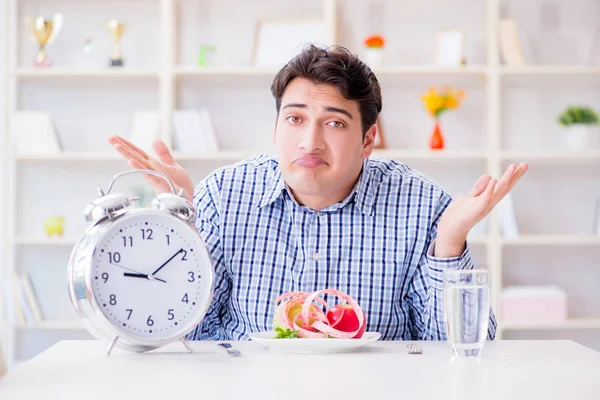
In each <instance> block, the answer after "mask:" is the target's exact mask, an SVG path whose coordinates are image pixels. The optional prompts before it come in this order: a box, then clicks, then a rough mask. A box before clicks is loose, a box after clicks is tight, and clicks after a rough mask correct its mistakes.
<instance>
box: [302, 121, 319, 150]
mask: <svg viewBox="0 0 600 400" xmlns="http://www.w3.org/2000/svg"><path fill="white" fill-rule="evenodd" d="M323 133H324V132H323V127H322V126H319V124H316V123H312V124H309V125H307V126H306V128H305V129H304V132H303V134H302V141H301V142H300V148H302V149H304V150H306V151H307V152H314V151H318V150H323V149H324V148H325V140H324V137H323Z"/></svg>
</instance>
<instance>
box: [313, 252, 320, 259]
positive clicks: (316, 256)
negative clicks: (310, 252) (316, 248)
mask: <svg viewBox="0 0 600 400" xmlns="http://www.w3.org/2000/svg"><path fill="white" fill-rule="evenodd" d="M313 258H314V259H315V261H319V253H315V255H314V256H313Z"/></svg>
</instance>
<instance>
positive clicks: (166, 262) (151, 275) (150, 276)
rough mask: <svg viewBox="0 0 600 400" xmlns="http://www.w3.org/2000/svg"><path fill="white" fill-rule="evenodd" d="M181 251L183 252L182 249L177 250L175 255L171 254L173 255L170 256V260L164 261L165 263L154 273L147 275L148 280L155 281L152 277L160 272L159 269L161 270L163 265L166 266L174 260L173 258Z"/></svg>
mask: <svg viewBox="0 0 600 400" xmlns="http://www.w3.org/2000/svg"><path fill="white" fill-rule="evenodd" d="M182 251H183V249H179V250H178V251H177V253H175V254H173V255H172V256H171V258H169V259H168V260H167V261H165V262H164V263H163V265H161V266H160V267H158V268H157V269H156V271H154V272H153V273H151V274H150V275H148V278H149V279H156V278H154V275H156V274H157V273H158V271H160V270H161V269H162V268H163V267H164V266H165V265H167V264H168V263H169V262H170V261H171V260H172V259H174V258H175V256H177V254H179V253H181V252H182Z"/></svg>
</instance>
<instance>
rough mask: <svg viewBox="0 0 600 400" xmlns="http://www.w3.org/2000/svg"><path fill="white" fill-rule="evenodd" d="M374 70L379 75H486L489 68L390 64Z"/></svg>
mask: <svg viewBox="0 0 600 400" xmlns="http://www.w3.org/2000/svg"><path fill="white" fill-rule="evenodd" d="M373 72H374V73H375V74H376V75H377V76H387V75H391V76H393V75H399V76H402V75H407V76H432V75H433V76H435V75H472V76H486V75H487V73H488V69H487V67H485V66H465V67H440V66H436V65H421V66H404V65H389V66H381V67H374V68H373Z"/></svg>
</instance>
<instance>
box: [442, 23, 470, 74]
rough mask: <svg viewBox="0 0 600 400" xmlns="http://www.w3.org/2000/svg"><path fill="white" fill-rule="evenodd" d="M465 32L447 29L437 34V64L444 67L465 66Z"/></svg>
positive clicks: (457, 29)
mask: <svg viewBox="0 0 600 400" xmlns="http://www.w3.org/2000/svg"><path fill="white" fill-rule="evenodd" d="M464 52H465V31H464V29H461V28H455V29H445V30H442V31H439V32H438V34H437V46H436V52H435V63H436V64H437V65H439V66H443V67H459V66H461V65H464V62H465V57H464Z"/></svg>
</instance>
